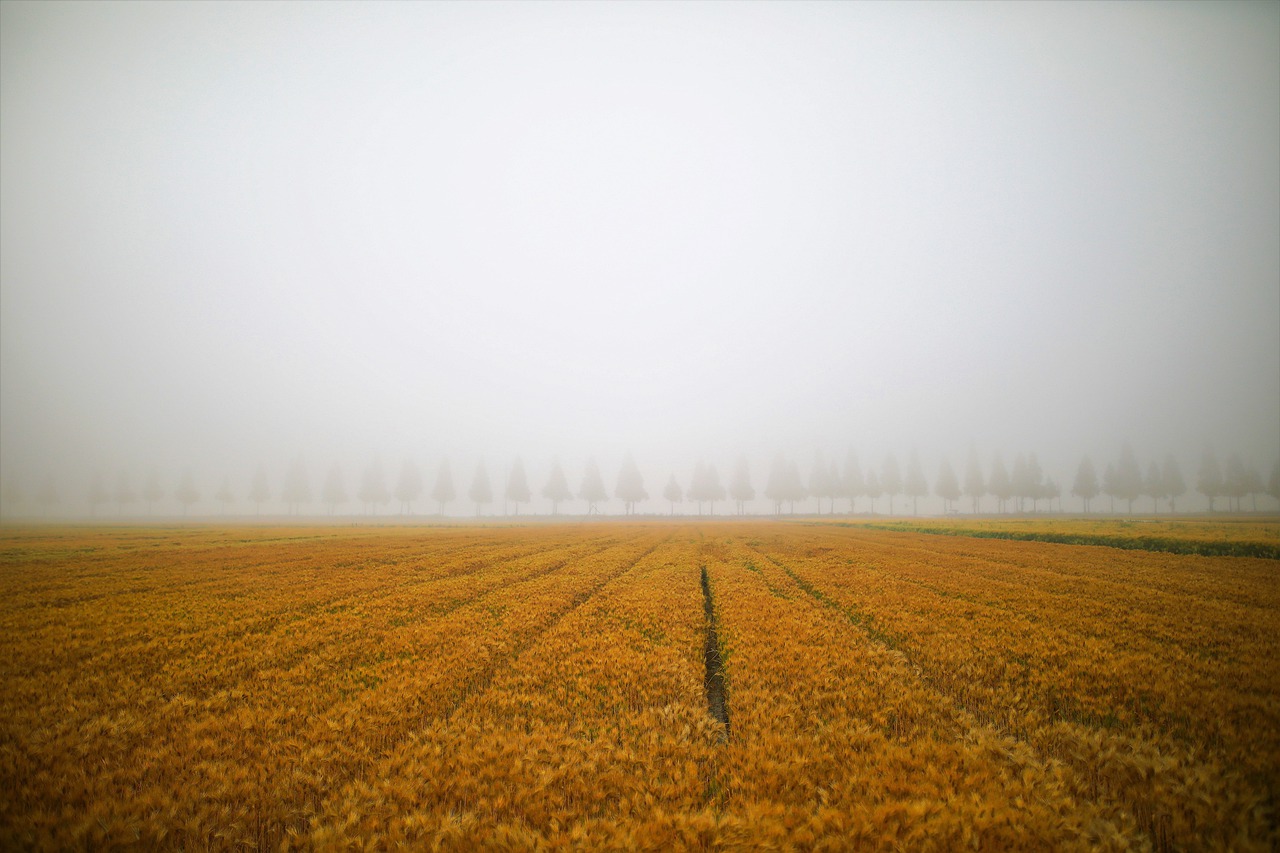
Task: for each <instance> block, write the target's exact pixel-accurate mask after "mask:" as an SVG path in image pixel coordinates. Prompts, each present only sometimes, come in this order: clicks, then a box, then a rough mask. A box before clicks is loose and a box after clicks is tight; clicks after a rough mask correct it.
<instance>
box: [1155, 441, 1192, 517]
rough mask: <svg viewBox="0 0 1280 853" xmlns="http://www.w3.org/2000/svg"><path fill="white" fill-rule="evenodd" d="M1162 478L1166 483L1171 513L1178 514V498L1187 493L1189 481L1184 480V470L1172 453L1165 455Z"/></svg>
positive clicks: (1165, 491)
mask: <svg viewBox="0 0 1280 853" xmlns="http://www.w3.org/2000/svg"><path fill="white" fill-rule="evenodd" d="M1160 478H1161V479H1162V480H1163V481H1164V494H1165V496H1166V497H1167V498H1168V499H1169V512H1177V511H1178V498H1180V497H1182V496H1183V495H1185V494H1186V493H1187V481H1186V480H1184V479H1183V478H1182V469H1181V468H1180V467H1178V460H1177V458H1176V457H1175V456H1174V455H1173V454H1172V453H1166V454H1165V457H1164V465H1163V466H1162V468H1161V470H1160Z"/></svg>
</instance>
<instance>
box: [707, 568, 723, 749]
mask: <svg viewBox="0 0 1280 853" xmlns="http://www.w3.org/2000/svg"><path fill="white" fill-rule="evenodd" d="M702 609H703V611H704V612H705V613H706V614H707V646H706V653H705V654H704V659H705V661H706V666H707V674H706V680H705V684H706V687H707V710H708V711H710V713H711V716H712V718H714V719H715V720H718V721H719V722H721V723H724V736H725V739H726V740H728V738H729V700H728V696H726V695H725V689H724V661H723V660H722V659H721V657H720V640H719V638H718V637H717V636H716V611H715V604H714V602H713V601H712V600H711V581H710V579H709V578H708V577H707V567H706V566H703V567H702Z"/></svg>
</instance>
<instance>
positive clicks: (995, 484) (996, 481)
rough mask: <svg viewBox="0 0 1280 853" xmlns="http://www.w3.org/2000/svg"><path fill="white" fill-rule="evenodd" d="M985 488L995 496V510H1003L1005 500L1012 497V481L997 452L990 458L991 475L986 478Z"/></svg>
mask: <svg viewBox="0 0 1280 853" xmlns="http://www.w3.org/2000/svg"><path fill="white" fill-rule="evenodd" d="M987 490H988V491H989V492H990V493H991V494H992V495H993V496H994V497H995V499H996V507H997V511H998V512H1001V513H1003V512H1004V504H1005V501H1007V500H1009V499H1010V498H1012V497H1013V481H1012V480H1010V479H1009V472H1008V471H1006V470H1005V467H1004V460H1003V459H1001V458H1000V454H999V453H997V454H996V455H995V457H994V458H993V459H992V460H991V476H990V477H988V478H987Z"/></svg>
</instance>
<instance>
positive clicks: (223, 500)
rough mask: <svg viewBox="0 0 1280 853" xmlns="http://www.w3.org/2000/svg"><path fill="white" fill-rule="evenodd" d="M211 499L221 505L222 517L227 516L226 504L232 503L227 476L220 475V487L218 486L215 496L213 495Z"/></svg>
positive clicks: (229, 479)
mask: <svg viewBox="0 0 1280 853" xmlns="http://www.w3.org/2000/svg"><path fill="white" fill-rule="evenodd" d="M213 499H214V500H216V501H217V502H218V503H219V504H220V505H221V507H222V514H223V515H226V514H227V504H229V503H231V501H232V497H231V478H230V477H228V476H227V475H225V474H224V475H222V485H220V486H218V491H217V494H215V495H214V496H213Z"/></svg>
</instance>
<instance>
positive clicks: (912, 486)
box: [902, 448, 929, 515]
mask: <svg viewBox="0 0 1280 853" xmlns="http://www.w3.org/2000/svg"><path fill="white" fill-rule="evenodd" d="M902 487H903V490H904V491H905V493H906V495H907V497H909V498H911V514H912V515H919V512H918V511H917V509H918V505H917V501H919V500H920V498H924V497H928V496H929V482H928V481H927V480H926V479H925V478H924V469H923V468H921V467H920V454H918V453H916V451H915V448H912V449H911V455H910V456H908V457H907V476H906V478H905V480H904V481H903V484H902Z"/></svg>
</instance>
